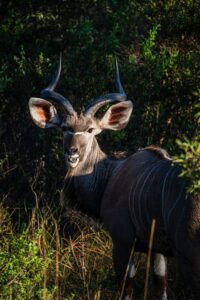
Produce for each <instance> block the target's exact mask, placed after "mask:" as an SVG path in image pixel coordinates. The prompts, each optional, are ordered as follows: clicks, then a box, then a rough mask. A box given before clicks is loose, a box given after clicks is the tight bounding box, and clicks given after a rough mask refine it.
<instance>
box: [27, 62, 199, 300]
mask: <svg viewBox="0 0 200 300" xmlns="http://www.w3.org/2000/svg"><path fill="white" fill-rule="evenodd" d="M60 73H61V57H60V62H59V67H58V70H57V72H56V75H55V77H54V78H53V79H52V81H51V83H50V84H49V86H48V87H47V88H45V89H44V90H42V91H41V97H42V98H30V100H29V109H30V114H31V117H32V119H33V121H34V123H35V124H36V125H37V126H39V127H41V128H51V127H54V128H57V129H61V130H62V131H63V139H64V142H63V144H64V154H65V160H66V166H67V175H66V184H65V186H67V191H68V193H69V194H70V195H71V204H73V205H74V206H76V207H77V209H79V210H80V211H82V212H84V213H86V214H87V215H89V216H92V217H94V218H98V219H99V220H100V221H101V222H102V224H103V225H104V226H105V228H106V229H107V230H108V232H109V234H110V236H111V238H112V242H113V264H114V269H115V273H116V278H117V281H118V283H121V282H122V281H123V278H124V276H125V274H126V275H127V277H128V278H127V280H126V284H125V287H124V293H123V297H122V298H123V299H126V300H128V299H134V289H133V280H134V277H135V273H136V272H135V267H134V258H133V251H132V249H133V245H134V251H138V252H144V253H147V252H148V249H149V237H150V232H151V228H152V220H155V230H154V236H153V242H152V252H151V258H152V259H151V262H152V271H153V283H154V299H162V300H167V299H168V296H167V280H166V275H167V266H166V257H168V256H174V257H175V258H176V260H177V263H178V265H179V268H180V271H181V273H182V275H183V278H184V280H185V284H186V286H189V287H190V289H191V290H192V292H193V294H194V299H195V300H197V299H198V300H199V299H200V201H199V200H200V199H199V198H198V197H197V196H196V197H194V196H193V197H192V196H190V195H188V194H187V193H186V187H187V182H186V181H185V180H184V179H183V178H182V177H180V176H179V174H180V172H181V167H180V166H178V165H175V164H173V163H172V160H171V159H170V157H169V155H168V154H167V152H166V151H165V150H163V149H161V148H159V147H155V146H149V147H146V148H144V149H141V150H138V151H137V152H136V153H134V154H133V155H131V156H129V157H126V158H123V159H115V160H113V159H111V158H109V157H108V156H107V155H106V154H105V153H104V152H103V151H102V150H101V149H100V147H99V145H98V142H97V139H96V135H98V134H99V133H100V132H101V131H102V130H107V129H109V130H120V129H123V128H125V126H126V125H127V123H128V121H129V119H130V116H131V113H132V110H133V104H132V102H131V101H130V100H127V96H126V94H125V92H124V89H123V87H122V84H121V80H120V75H119V68H118V63H117V60H116V61H115V78H116V90H117V91H116V92H115V93H110V94H106V95H102V96H100V97H98V98H96V99H95V100H94V101H93V102H92V103H91V104H89V105H88V106H87V107H86V109H85V110H84V111H83V112H82V113H80V114H78V113H77V112H76V111H75V110H74V108H73V106H72V104H71V103H70V101H69V100H68V99H67V98H65V97H64V96H63V95H61V94H59V93H57V92H55V91H54V89H55V87H56V85H57V83H58V81H59V78H60ZM47 99H48V100H47ZM49 100H52V101H54V102H55V103H57V107H58V108H56V106H54V105H53V104H52V103H51V102H50V101H49ZM108 103H111V106H110V108H108V109H107V111H106V112H105V113H104V115H103V116H102V117H96V116H95V115H96V113H97V111H98V110H99V109H100V108H102V107H103V106H105V104H108ZM59 108H61V109H62V110H63V111H64V113H61V112H60V111H59Z"/></svg>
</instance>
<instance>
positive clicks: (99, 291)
mask: <svg viewBox="0 0 200 300" xmlns="http://www.w3.org/2000/svg"><path fill="white" fill-rule="evenodd" d="M55 216H56V217H57V213H55V212H53V210H51V209H49V208H47V209H46V210H45V211H44V210H43V212H41V211H40V210H39V209H33V210H32V214H31V217H30V220H29V222H28V223H27V224H20V225H19V224H18V225H17V226H16V224H15V226H13V223H12V213H8V210H6V209H5V208H4V207H3V206H1V208H0V235H1V237H3V240H2V242H1V243H0V256H1V258H2V257H4V256H5V253H6V251H9V252H10V254H11V257H12V258H13V257H15V260H16V261H17V263H16V262H15V261H12V260H9V259H7V260H5V262H4V263H5V264H7V265H6V266H5V265H3V264H0V269H1V279H0V299H20V300H21V299H44V300H48V299H67V300H72V299H80V300H86V299H87V300H99V299H102V300H112V299H118V298H119V292H118V291H117V289H116V285H115V276H114V272H113V268H112V243H111V239H110V237H109V235H108V234H107V233H106V232H105V231H104V230H103V228H102V227H101V226H100V225H99V224H96V223H95V222H94V221H92V220H91V219H89V218H87V217H85V216H83V215H82V214H80V213H77V212H74V211H70V212H69V213H68V216H66V218H69V217H70V223H71V225H72V224H73V226H75V227H76V234H75V235H74V236H73V237H71V238H70V237H65V236H64V235H63V232H62V231H61V230H60V224H61V223H60V218H56V217H55ZM66 220H67V219H66ZM16 228H21V229H20V230H16ZM20 239H22V240H23V243H22V244H20V243H19V244H17V241H18V240H20ZM13 241H15V243H13ZM27 243H28V245H29V244H30V245H32V246H33V249H32V248H31V247H32V246H31V247H30V249H28V250H26V251H25V250H24V248H23V247H27ZM13 245H15V246H13ZM23 251H24V256H27V257H29V255H30V258H33V257H34V260H35V261H32V265H31V267H30V268H29V266H28V259H27V260H26V261H24V259H25V258H24V256H21V254H20V253H21V252H23ZM31 251H33V252H34V253H32V252H31ZM27 257H26V258H27ZM134 260H135V265H136V297H137V298H136V299H138V300H139V299H144V292H145V299H151V277H150V280H148V285H147V284H146V288H145V274H146V271H147V270H148V268H147V264H146V256H144V255H142V254H137V253H135V254H134ZM18 264H19V265H20V267H19V266H18ZM8 265H11V266H12V268H13V271H12V272H11V271H10V269H9V267H8ZM15 269H16V270H15ZM19 270H20V271H19ZM15 271H16V272H15ZM176 274H177V270H176V268H175V265H174V261H173V260H171V262H170V264H169V285H170V295H171V298H172V299H185V298H184V295H183V293H182V291H181V285H180V279H179V278H176V276H177V275H176ZM22 275H23V276H22ZM177 286H178V288H177ZM179 286H180V287H179ZM27 287H28V290H29V296H27V298H26V297H25V296H24V295H25V294H24V291H23V290H24V289H26V288H27ZM16 295H17V296H16Z"/></svg>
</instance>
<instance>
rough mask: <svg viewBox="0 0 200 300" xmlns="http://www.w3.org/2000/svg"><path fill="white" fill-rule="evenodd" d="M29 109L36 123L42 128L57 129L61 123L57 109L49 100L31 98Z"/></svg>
mask: <svg viewBox="0 0 200 300" xmlns="http://www.w3.org/2000/svg"><path fill="white" fill-rule="evenodd" d="M29 109H30V114H31V117H32V119H33V121H34V123H35V124H36V125H37V126H39V127H41V128H49V127H56V126H58V125H59V123H60V120H59V117H58V114H57V110H56V108H55V107H54V106H53V104H51V103H50V102H49V101H47V100H44V99H40V98H31V99H30V100H29Z"/></svg>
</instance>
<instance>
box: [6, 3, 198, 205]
mask: <svg viewBox="0 0 200 300" xmlns="http://www.w3.org/2000/svg"><path fill="white" fill-rule="evenodd" d="M0 11H1V14H0V22H1V27H0V41H1V42H0V53H1V55H0V61H1V62H0V120H1V126H0V139H1V146H0V152H1V160H0V171H1V178H0V179H1V197H2V199H4V200H5V202H6V203H9V205H11V206H13V207H15V208H16V207H18V206H20V207H21V205H22V204H23V203H25V204H26V206H28V207H29V206H31V205H35V194H34V192H33V190H34V191H35V190H37V193H40V194H42V195H43V197H42V198H43V199H45V200H48V202H56V201H58V199H57V198H58V197H56V195H57V194H55V193H52V191H55V190H57V189H59V188H60V186H61V185H62V177H61V175H62V176H64V173H65V168H64V166H63V164H64V163H63V157H62V140H61V136H60V134H59V133H58V132H56V131H55V130H49V131H48V130H46V131H44V130H39V129H38V128H36V127H35V126H34V125H33V123H32V121H31V119H30V115H29V111H28V99H29V98H30V97H32V96H39V93H40V90H41V89H43V88H44V87H45V86H47V84H48V83H49V82H50V80H51V78H52V74H53V73H54V72H55V69H56V67H57V64H58V59H59V53H60V51H62V52H63V70H62V76H61V80H60V82H59V85H58V87H57V90H58V91H59V92H60V93H63V95H65V96H67V97H68V98H69V99H70V100H71V102H72V103H73V105H74V106H75V107H76V108H77V110H78V111H81V109H82V108H83V107H84V106H85V105H86V104H88V103H89V102H90V101H92V99H94V98H95V97H97V96H99V95H101V94H104V93H107V92H112V91H114V80H113V63H114V55H117V57H118V60H119V64H120V71H121V78H122V82H123V85H124V88H125V91H126V93H127V96H128V99H131V100H133V103H134V112H133V116H132V118H131V121H130V123H129V125H128V127H127V129H126V130H124V131H121V132H114V133H113V132H106V133H104V134H102V135H101V136H100V137H99V140H100V143H101V145H102V148H103V149H105V150H106V151H107V152H109V153H111V152H113V151H124V150H125V151H128V152H134V151H135V150H136V149H138V148H140V147H144V146H147V145H150V144H156V145H159V146H162V147H164V148H166V149H167V150H168V151H169V152H170V154H172V155H174V154H177V155H178V154H179V153H180V149H179V147H178V146H177V143H176V139H180V140H183V139H184V137H185V136H186V137H187V138H188V143H190V142H191V141H194V140H195V141H196V140H198V135H199V131H198V130H199V128H198V122H197V120H196V119H195V114H197V113H198V110H199V108H198V103H199V95H200V80H199V76H200V72H199V67H200V43H199V32H200V23H199V22H200V21H199V20H200V18H199V16H200V6H199V2H198V1H195V0H179V1H177V0H170V1H162V0H161V1H156V0H152V1H146V0H143V1H137V0H128V1H120V0H113V1H104V0H103V1H94V0H87V1H67V0H62V1H61V0H60V1H59V0H58V1H30V0H29V1H26V2H24V1H2V2H1V4H0Z"/></svg>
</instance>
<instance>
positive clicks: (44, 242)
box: [42, 222, 47, 300]
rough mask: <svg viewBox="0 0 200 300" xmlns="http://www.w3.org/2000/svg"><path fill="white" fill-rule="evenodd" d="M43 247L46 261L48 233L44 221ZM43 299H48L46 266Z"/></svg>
mask: <svg viewBox="0 0 200 300" xmlns="http://www.w3.org/2000/svg"><path fill="white" fill-rule="evenodd" d="M42 246H43V247H42V248H43V257H44V261H45V262H46V259H47V249H46V234H45V226H44V222H43V223H42ZM43 300H47V270H46V267H45V270H44V281H43Z"/></svg>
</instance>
